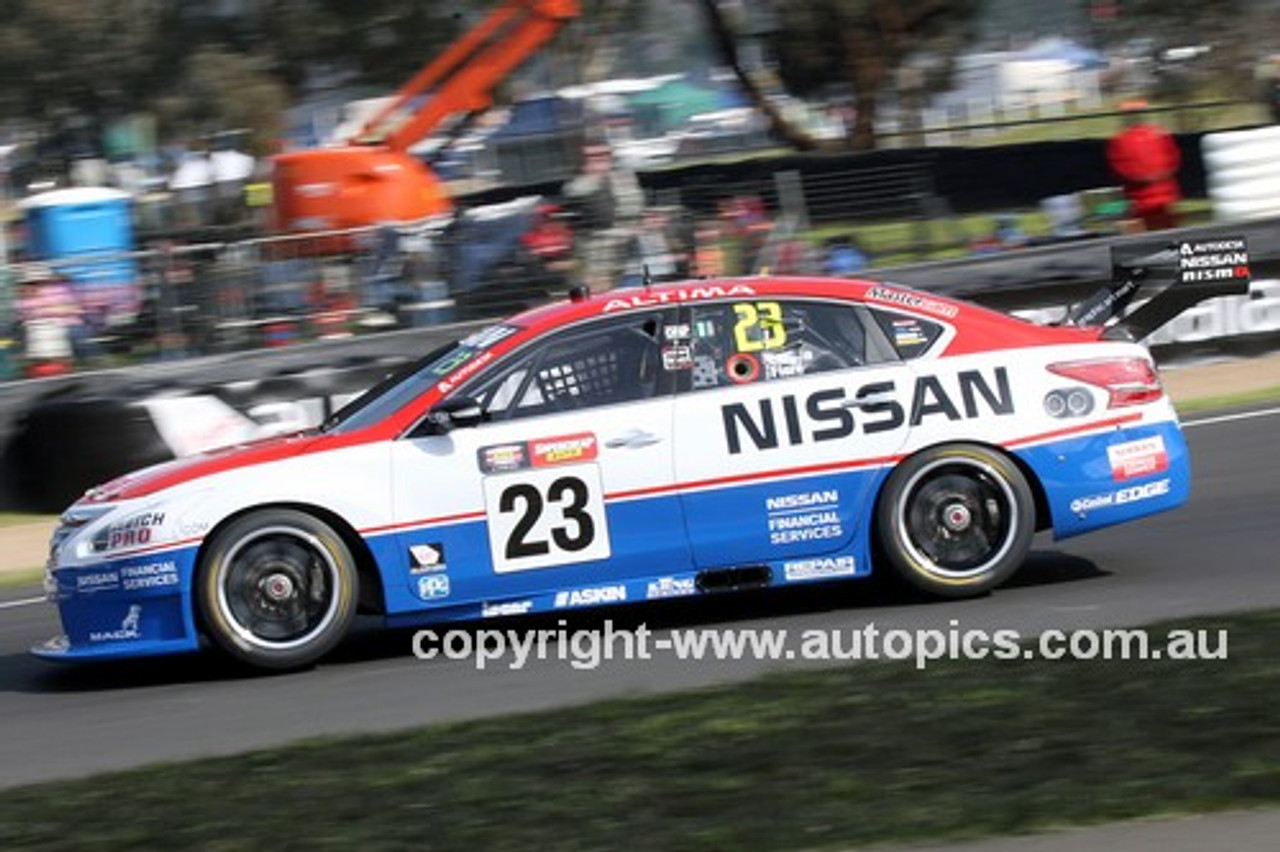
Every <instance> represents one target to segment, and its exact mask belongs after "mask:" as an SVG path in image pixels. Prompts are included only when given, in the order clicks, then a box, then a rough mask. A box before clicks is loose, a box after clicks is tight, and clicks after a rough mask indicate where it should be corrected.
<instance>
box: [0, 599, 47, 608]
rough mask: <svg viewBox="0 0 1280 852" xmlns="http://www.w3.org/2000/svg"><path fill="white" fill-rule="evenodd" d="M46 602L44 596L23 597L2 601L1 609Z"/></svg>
mask: <svg viewBox="0 0 1280 852" xmlns="http://www.w3.org/2000/svg"><path fill="white" fill-rule="evenodd" d="M44 602H45V599H44V598H43V597H39V598H23V599H22V600H17V601H0V609H15V608H17V607H20V606H32V605H33V604H42V603H44Z"/></svg>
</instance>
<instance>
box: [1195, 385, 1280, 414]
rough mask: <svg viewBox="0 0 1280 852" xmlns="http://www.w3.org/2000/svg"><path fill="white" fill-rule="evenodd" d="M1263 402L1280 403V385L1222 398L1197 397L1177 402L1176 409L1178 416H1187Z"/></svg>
mask: <svg viewBox="0 0 1280 852" xmlns="http://www.w3.org/2000/svg"><path fill="white" fill-rule="evenodd" d="M1263 402H1280V385H1272V386H1271V387H1266V388H1257V389H1255V390H1247V391H1241V392H1240V393H1234V394H1224V395H1222V396H1203V397H1196V398H1195V399H1188V400H1186V401H1185V402H1176V401H1175V402H1174V407H1175V408H1176V409H1177V410H1178V414H1180V415H1186V414H1199V413H1201V412H1205V411H1220V410H1222V409H1227V408H1237V407H1239V406H1242V405H1256V404H1258V403H1263Z"/></svg>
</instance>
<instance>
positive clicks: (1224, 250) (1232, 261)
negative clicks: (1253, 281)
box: [1066, 237, 1250, 340]
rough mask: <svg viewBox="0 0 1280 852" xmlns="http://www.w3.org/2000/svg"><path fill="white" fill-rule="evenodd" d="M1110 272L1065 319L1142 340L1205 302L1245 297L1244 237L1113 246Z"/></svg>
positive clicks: (1247, 278)
mask: <svg viewBox="0 0 1280 852" xmlns="http://www.w3.org/2000/svg"><path fill="white" fill-rule="evenodd" d="M1111 274H1112V283H1111V284H1110V285H1109V286H1107V287H1104V288H1103V289H1102V290H1100V291H1098V292H1097V293H1096V294H1094V295H1093V296H1091V297H1090V298H1088V299H1085V300H1084V301H1083V302H1080V303H1078V304H1076V305H1073V306H1072V307H1071V308H1070V309H1069V310H1068V312H1067V318H1066V321H1067V323H1068V324H1070V325H1076V326H1103V327H1105V329H1106V330H1105V331H1104V336H1106V337H1112V336H1115V337H1122V336H1125V335H1126V334H1127V335H1128V336H1129V337H1131V338H1132V339H1134V340H1142V339H1143V338H1144V337H1146V336H1147V335H1149V334H1151V333H1152V332H1153V331H1155V330H1156V329H1158V328H1159V327H1160V326H1162V325H1164V324H1165V323H1167V322H1168V321H1169V320H1171V319H1173V318H1174V317H1176V316H1177V315H1178V314H1180V313H1182V312H1183V311H1185V310H1186V309H1187V308H1190V307H1192V306H1193V305H1197V304H1199V303H1200V302H1203V301H1205V300H1206V299H1213V298H1217V297H1219V296H1242V295H1246V294H1247V293H1248V292H1249V281H1250V275H1249V248H1248V244H1247V242H1246V241H1245V239H1244V237H1215V238H1212V239H1200V240H1182V241H1180V242H1176V243H1172V244H1162V245H1161V246H1160V247H1158V248H1157V247H1155V246H1152V245H1151V244H1150V243H1147V244H1146V245H1130V246H1112V248H1111ZM1139 293H1141V295H1142V296H1143V297H1144V298H1143V300H1142V301H1141V302H1139V301H1138V298H1137V297H1138V295H1139Z"/></svg>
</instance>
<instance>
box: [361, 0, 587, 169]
mask: <svg viewBox="0 0 1280 852" xmlns="http://www.w3.org/2000/svg"><path fill="white" fill-rule="evenodd" d="M577 16H578V0H507V2H506V3H504V4H503V5H502V6H499V7H498V8H497V9H495V10H494V11H493V12H491V13H490V14H489V15H488V16H487V17H486V18H485V19H484V20H483V21H481V22H480V23H479V24H478V25H476V26H475V27H474V28H473V29H472V30H471V31H470V32H468V33H467V34H466V35H465V36H463V37H462V38H461V39H459V40H458V41H456V42H454V43H453V44H452V45H451V46H450V47H449V49H448V50H446V51H445V52H444V53H442V54H441V55H440V56H438V57H437V58H436V59H435V60H433V61H432V62H430V63H429V64H428V65H426V66H425V67H424V68H423V69H422V70H421V71H419V72H418V73H417V74H415V75H414V76H413V78H412V79H411V80H409V81H408V82H407V83H405V84H404V85H403V86H401V87H400V90H399V91H398V92H397V93H396V95H395V97H394V98H393V99H392V100H391V102H390V103H388V104H387V105H386V106H384V107H383V108H382V109H380V110H379V111H378V112H377V113H375V114H374V116H373V117H372V118H370V119H369V120H368V121H367V122H365V124H364V126H363V127H362V128H361V129H360V130H359V132H357V133H356V135H355V138H354V139H352V140H351V141H352V144H357V145H359V144H380V145H385V146H386V147H387V148H389V149H391V150H393V151H405V150H407V149H408V148H409V147H410V146H411V145H413V144H415V143H416V142H418V141H419V140H421V139H422V138H424V137H425V136H427V135H428V134H430V133H431V132H432V131H434V130H436V129H437V128H439V127H440V125H441V124H442V123H443V122H444V121H446V120H447V119H449V118H450V117H452V116H456V115H459V114H462V115H467V114H471V113H475V112H479V111H481V110H484V109H487V108H488V107H489V106H490V105H491V104H492V102H493V90H494V88H495V87H496V86H497V85H498V84H499V83H500V82H502V80H504V79H506V77H507V76H508V75H509V74H510V73H511V72H512V71H513V70H514V69H515V68H516V67H517V66H519V65H520V64H521V63H523V62H524V61H525V60H526V59H528V58H529V56H530V55H531V54H533V53H535V52H536V51H537V50H538V49H539V48H541V47H542V46H543V45H544V44H545V43H546V42H547V41H549V40H550V39H551V38H552V37H553V36H554V35H555V34H556V33H557V32H559V30H560V29H561V28H562V27H563V26H564V25H565V24H566V23H568V22H569V21H570V20H572V19H573V18H576V17H577ZM419 98H425V101H423V102H422V103H421V104H420V105H418V106H416V107H415V106H414V102H415V101H416V100H417V99H419Z"/></svg>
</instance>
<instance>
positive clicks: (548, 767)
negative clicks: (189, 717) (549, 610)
mask: <svg viewBox="0 0 1280 852" xmlns="http://www.w3.org/2000/svg"><path fill="white" fill-rule="evenodd" d="M1167 626H1168V625H1166V627H1167ZM1181 626H1200V627H1205V628H1209V629H1210V631H1211V635H1212V636H1213V637H1214V638H1213V639H1212V641H1213V643H1214V644H1215V645H1216V644H1217V643H1218V642H1219V641H1220V639H1219V638H1218V630H1220V629H1225V630H1228V631H1229V642H1230V646H1229V647H1230V658H1229V659H1228V660H1225V661H1201V662H1178V661H1171V660H1162V661H1159V662H1147V663H1128V664H1122V663H1117V662H1111V663H1103V662H1089V663H1084V662H1072V663H1064V662H1059V663H1053V664H1049V663H1043V662H1041V663H1032V662H1028V661H1017V662H999V661H994V660H986V661H974V662H949V663H937V664H934V665H932V666H930V667H929V668H927V669H925V670H923V671H918V670H917V669H916V668H915V667H914V666H913V665H911V664H865V665H859V666H851V667H846V668H834V669H829V670H823V671H807V672H791V673H785V674H777V675H772V676H768V677H765V678H762V679H760V680H756V681H752V682H748V683H744V684H740V685H735V686H729V687H723V688H714V689H703V690H701V691H698V692H693V693H687V694H682V695H673V696H661V697H648V698H640V699H632V700H615V701H609V702H604V703H600V704H595V705H591V706H586V707H582V708H577V709H567V710H560V711H555V712H545V713H539V714H533V715H523V716H510V717H506V718H499V719H493V720H487V721H476V722H468V723H463V724H453V725H445V726H437V727H432V728H426V729H422V730H417V731H411V732H405V733H399V734H390V735H378V736H362V737H354V738H348V739H331V740H316V741H311V742H308V743H305V744H302V745H297V746H290V747H283V748H275V749H271V750H267V751H259V752H255V753H252V754H248V755H244V756H240V757H234V758H221V759H213V760H202V761H198V762H193V763H187V764H176V765H164V766H157V767H153V768H148V769H144V770H139V771H134V772H128V773H122V774H116V775H111V776H100V777H98V778H94V779H88V780H81V781H71V782H65V783H54V784H45V785H38V786H31V787H25V788H18V789H13V790H9V791H6V792H5V794H4V796H3V797H2V798H0V848H3V849H6V850H17V849H40V850H91V849H105V850H113V852H114V850H117V849H121V848H171V849H191V850H237V849H270V848H308V849H335V850H337V849H343V850H345V849H361V850H398V849H406V850H407V849H413V850H421V849H430V850H450V849H459V850H476V849H484V850H487V852H502V851H503V850H518V852H527V850H530V849H538V850H556V849H577V850H596V849H598V850H613V849H628V850H649V849H655V850H656V849H673V850H674V849H679V850H688V851H689V852H697V850H735V852H766V850H798V849H849V848H851V847H855V846H858V845H862V844H894V843H904V842H918V841H923V840H925V839H933V840H936V839H943V838H960V837H977V836H984V835H992V834H1008V833H1016V832H1027V831H1033V830H1041V829H1047V828H1054V827H1061V826H1068V825H1078V824H1088V823H1096V822H1100V821H1112V820H1121V819H1127V818H1136V817H1142V816H1149V815H1157V814H1170V813H1187V812H1203V811H1213V810H1221V809H1229V808H1241V807H1254V806H1260V805H1271V804H1274V803H1277V802H1280V714H1277V713H1275V712H1273V711H1272V710H1271V709H1270V708H1271V707H1272V706H1273V703H1274V699H1275V696H1276V694H1277V692H1278V691H1280V657H1277V655H1276V653H1275V649H1276V647H1277V645H1280V612H1270V613H1263V614H1256V615H1248V616H1239V617H1232V618H1221V619H1211V620H1201V621H1198V622H1193V623H1190V624H1184V625H1181ZM1158 635H1163V634H1158ZM408 650H409V649H408V641H407V639H406V648H405V652H406V653H408ZM637 665H640V663H637ZM419 676H421V677H430V676H431V672H430V670H429V669H428V668H426V667H424V669H423V670H422V671H421V672H420V673H419ZM482 676H483V675H482V674H480V673H477V674H476V677H477V678H479V677H482ZM581 676H583V677H590V676H592V675H591V674H589V673H583V674H582V675H581ZM302 677H305V675H303V676H302ZM370 700H374V701H376V700H378V699H377V696H371V698H370ZM246 712H250V711H246ZM52 747H56V744H52V745H51V748H52Z"/></svg>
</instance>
